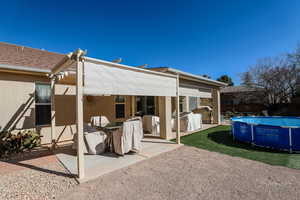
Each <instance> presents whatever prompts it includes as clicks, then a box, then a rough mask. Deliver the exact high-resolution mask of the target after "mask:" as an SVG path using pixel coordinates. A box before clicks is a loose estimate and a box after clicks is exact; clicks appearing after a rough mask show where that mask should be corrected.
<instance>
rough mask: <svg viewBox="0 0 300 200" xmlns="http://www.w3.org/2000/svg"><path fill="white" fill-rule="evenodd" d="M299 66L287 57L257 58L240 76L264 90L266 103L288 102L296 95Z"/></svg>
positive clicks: (246, 82)
mask: <svg viewBox="0 0 300 200" xmlns="http://www.w3.org/2000/svg"><path fill="white" fill-rule="evenodd" d="M299 72H300V71H299V68H298V67H297V65H296V64H295V62H294V61H293V62H292V61H291V59H289V57H277V58H265V59H261V60H259V61H258V62H257V63H256V64H255V65H254V66H252V67H251V68H250V69H249V70H248V71H247V72H245V73H244V74H243V75H242V76H241V78H242V82H243V83H245V84H248V85H251V86H253V87H256V88H258V89H260V90H263V91H264V96H265V97H267V98H262V99H266V102H265V103H266V104H267V105H268V106H272V105H275V104H280V103H288V102H290V99H291V98H293V97H295V95H296V86H297V81H298V78H299Z"/></svg>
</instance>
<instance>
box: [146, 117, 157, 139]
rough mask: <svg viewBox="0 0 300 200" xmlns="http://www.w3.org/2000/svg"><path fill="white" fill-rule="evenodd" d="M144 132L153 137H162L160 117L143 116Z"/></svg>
mask: <svg viewBox="0 0 300 200" xmlns="http://www.w3.org/2000/svg"><path fill="white" fill-rule="evenodd" d="M143 128H144V131H145V132H146V133H148V134H151V135H153V136H160V125H159V117H158V116H154V115H144V116H143Z"/></svg>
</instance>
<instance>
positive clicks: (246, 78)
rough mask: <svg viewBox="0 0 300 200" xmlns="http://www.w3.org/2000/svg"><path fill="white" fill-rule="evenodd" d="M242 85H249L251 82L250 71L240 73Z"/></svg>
mask: <svg viewBox="0 0 300 200" xmlns="http://www.w3.org/2000/svg"><path fill="white" fill-rule="evenodd" d="M241 79H242V85H245V86H248V87H251V86H252V83H253V77H252V74H251V73H250V72H245V73H243V74H242V75H241Z"/></svg>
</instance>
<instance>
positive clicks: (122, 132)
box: [112, 118, 143, 155]
mask: <svg viewBox="0 0 300 200" xmlns="http://www.w3.org/2000/svg"><path fill="white" fill-rule="evenodd" d="M112 137H113V147H114V151H115V153H116V154H118V155H124V154H126V153H128V152H130V151H134V152H138V151H140V150H141V148H142V143H141V141H142V138H143V125H142V120H141V118H136V119H130V120H128V121H126V122H124V123H123V126H122V127H121V128H119V129H117V130H115V131H114V132H113V134H112Z"/></svg>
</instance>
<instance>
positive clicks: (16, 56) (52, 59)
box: [0, 42, 64, 69]
mask: <svg viewBox="0 0 300 200" xmlns="http://www.w3.org/2000/svg"><path fill="white" fill-rule="evenodd" d="M63 57H64V55H63V54H59V53H53V52H49V51H45V50H41V49H34V48H30V47H24V46H19V45H14V44H8V43H5V42H0V64H6V65H14V66H24V67H32V68H38V69H52V68H53V67H54V65H55V64H57V63H58V62H59V61H60V60H61V59H62V58H63Z"/></svg>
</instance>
